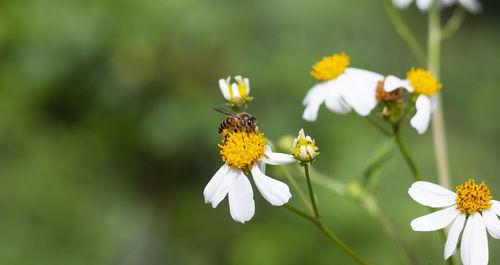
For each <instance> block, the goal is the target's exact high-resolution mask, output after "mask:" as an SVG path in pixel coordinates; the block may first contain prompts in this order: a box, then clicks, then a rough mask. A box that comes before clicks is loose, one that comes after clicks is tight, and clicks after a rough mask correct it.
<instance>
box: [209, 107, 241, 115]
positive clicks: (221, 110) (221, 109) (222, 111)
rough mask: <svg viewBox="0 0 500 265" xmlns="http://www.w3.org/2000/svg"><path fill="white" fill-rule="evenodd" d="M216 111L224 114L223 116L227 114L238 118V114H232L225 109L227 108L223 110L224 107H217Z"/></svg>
mask: <svg viewBox="0 0 500 265" xmlns="http://www.w3.org/2000/svg"><path fill="white" fill-rule="evenodd" d="M214 110H215V111H218V112H220V113H223V114H227V115H229V116H236V114H234V113H232V112H231V111H229V110H227V109H225V108H222V107H215V108H214Z"/></svg>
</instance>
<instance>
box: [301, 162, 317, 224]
mask: <svg viewBox="0 0 500 265" xmlns="http://www.w3.org/2000/svg"><path fill="white" fill-rule="evenodd" d="M304 171H305V173H306V179H307V187H308V188H309V196H311V203H312V206H313V209H314V217H316V219H319V214H318V206H316V197H315V196H314V192H313V188H312V185H311V177H310V176H309V165H307V164H305V165H304Z"/></svg>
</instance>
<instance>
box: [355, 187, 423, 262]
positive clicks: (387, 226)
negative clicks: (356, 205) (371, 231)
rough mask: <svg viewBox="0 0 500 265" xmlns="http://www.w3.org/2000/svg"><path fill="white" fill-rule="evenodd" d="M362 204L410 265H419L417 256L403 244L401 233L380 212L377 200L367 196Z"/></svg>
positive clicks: (362, 200) (362, 199)
mask: <svg viewBox="0 0 500 265" xmlns="http://www.w3.org/2000/svg"><path fill="white" fill-rule="evenodd" d="M361 203H362V205H363V207H364V208H365V209H366V211H367V212H368V213H369V214H370V215H371V216H372V217H373V218H374V219H375V220H377V221H378V223H379V224H380V226H381V227H382V229H383V230H384V232H385V233H386V234H387V236H389V238H391V239H392V241H394V243H395V244H396V246H397V247H398V248H399V250H400V251H401V252H402V253H403V255H404V256H405V258H406V259H407V261H408V263H409V264H412V265H418V262H417V259H416V258H415V255H414V254H413V253H412V251H411V250H410V248H409V247H408V246H407V245H406V244H405V243H404V242H403V239H402V238H401V236H400V235H399V233H398V232H397V231H396V229H394V225H393V224H392V223H391V222H390V221H389V219H387V217H385V215H384V214H383V213H382V211H381V210H380V207H379V205H378V203H377V200H376V199H375V198H374V197H373V196H372V195H367V196H364V197H363V198H361Z"/></svg>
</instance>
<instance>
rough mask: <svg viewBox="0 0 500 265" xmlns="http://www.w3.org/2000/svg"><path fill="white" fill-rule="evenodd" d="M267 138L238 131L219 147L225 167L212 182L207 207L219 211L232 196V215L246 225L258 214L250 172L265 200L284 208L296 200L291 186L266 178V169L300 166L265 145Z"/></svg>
mask: <svg viewBox="0 0 500 265" xmlns="http://www.w3.org/2000/svg"><path fill="white" fill-rule="evenodd" d="M265 142H266V140H265V139H264V134H262V133H261V134H257V133H253V132H251V133H247V132H242V131H237V132H234V133H230V134H229V137H228V138H227V141H224V140H223V141H222V144H219V147H220V148H221V151H220V154H221V155H222V160H223V161H224V162H225V164H224V165H223V166H222V167H221V168H220V169H219V170H218V171H217V172H216V173H215V175H214V176H213V177H212V179H211V180H210V182H208V184H207V186H206V187H205V190H204V191H203V195H204V197H205V203H211V204H212V207H213V208H215V207H217V205H219V203H220V202H221V201H222V200H223V199H224V198H225V197H226V195H228V199H229V212H230V213H231V216H232V217H233V219H234V220H235V221H238V222H241V223H244V222H246V221H248V220H250V219H252V217H253V215H254V213H255V204H254V200H253V191H252V185H251V184H250V181H249V180H248V178H247V176H246V175H245V170H246V169H247V168H249V169H250V170H251V172H252V177H253V181H254V183H255V185H256V186H257V189H258V190H259V191H260V193H261V194H262V196H263V197H264V199H266V200H267V201H268V202H269V203H271V204H272V205H274V206H281V205H283V204H285V203H287V202H288V200H289V199H290V198H291V197H292V195H291V194H290V190H289V189H288V186H287V185H286V184H285V183H283V182H281V181H278V180H275V179H272V178H270V177H268V176H266V175H265V165H266V164H271V165H284V164H289V163H293V162H296V160H295V159H294V158H293V156H291V155H287V154H281V153H273V152H272V151H271V148H270V147H269V146H266V145H265Z"/></svg>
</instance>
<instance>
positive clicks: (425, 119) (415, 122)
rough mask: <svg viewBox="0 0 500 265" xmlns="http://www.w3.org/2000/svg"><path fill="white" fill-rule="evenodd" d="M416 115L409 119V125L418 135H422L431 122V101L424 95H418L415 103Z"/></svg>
mask: <svg viewBox="0 0 500 265" xmlns="http://www.w3.org/2000/svg"><path fill="white" fill-rule="evenodd" d="M415 107H416V108H417V113H415V115H414V116H413V118H411V120H410V124H411V126H412V127H413V128H415V129H416V130H417V132H418V133H419V134H423V133H424V132H425V131H427V127H429V122H430V120H431V111H432V108H431V100H430V99H429V97H427V96H426V95H420V96H418V98H417V102H415Z"/></svg>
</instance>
